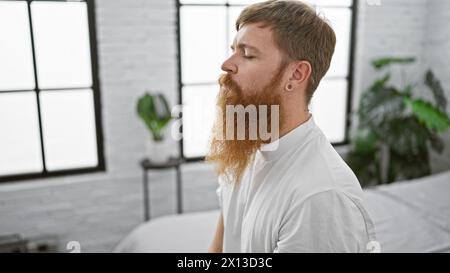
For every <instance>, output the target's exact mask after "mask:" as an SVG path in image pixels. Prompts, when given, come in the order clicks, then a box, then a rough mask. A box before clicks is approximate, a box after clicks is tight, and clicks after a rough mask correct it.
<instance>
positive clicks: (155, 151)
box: [147, 139, 170, 163]
mask: <svg viewBox="0 0 450 273" xmlns="http://www.w3.org/2000/svg"><path fill="white" fill-rule="evenodd" d="M147 156H148V158H149V159H150V161H151V162H153V163H165V162H167V161H168V160H169V157H170V153H169V147H168V141H166V140H164V139H163V140H160V141H155V140H153V139H148V140H147Z"/></svg>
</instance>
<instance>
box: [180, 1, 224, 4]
mask: <svg viewBox="0 0 450 273" xmlns="http://www.w3.org/2000/svg"><path fill="white" fill-rule="evenodd" d="M226 2H227V1H226V0H181V1H180V3H181V4H225V3H226Z"/></svg>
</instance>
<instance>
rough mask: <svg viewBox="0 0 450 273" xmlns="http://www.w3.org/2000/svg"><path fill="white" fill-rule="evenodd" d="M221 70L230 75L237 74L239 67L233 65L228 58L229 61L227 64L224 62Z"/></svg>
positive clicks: (226, 61)
mask: <svg viewBox="0 0 450 273" xmlns="http://www.w3.org/2000/svg"><path fill="white" fill-rule="evenodd" d="M221 69H222V70H223V71H225V72H227V73H230V74H236V73H237V66H236V64H234V63H233V61H232V60H231V58H228V59H227V60H225V62H223V64H222V66H221Z"/></svg>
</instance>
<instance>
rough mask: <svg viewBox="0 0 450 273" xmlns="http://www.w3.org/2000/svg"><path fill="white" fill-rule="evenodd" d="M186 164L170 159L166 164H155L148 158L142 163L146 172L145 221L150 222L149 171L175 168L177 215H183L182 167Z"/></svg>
mask: <svg viewBox="0 0 450 273" xmlns="http://www.w3.org/2000/svg"><path fill="white" fill-rule="evenodd" d="M183 162H184V160H183V159H181V158H173V157H171V158H169V160H168V161H167V162H164V163H154V162H151V160H149V159H148V158H146V159H143V160H142V161H141V164H140V165H141V167H142V169H143V171H144V180H143V183H144V185H143V186H144V220H145V221H148V220H150V200H149V194H150V193H149V183H148V182H149V181H148V171H149V170H165V169H171V168H175V170H176V192H177V213H178V214H180V213H183V199H182V195H181V172H180V165H181V164H182V163H183Z"/></svg>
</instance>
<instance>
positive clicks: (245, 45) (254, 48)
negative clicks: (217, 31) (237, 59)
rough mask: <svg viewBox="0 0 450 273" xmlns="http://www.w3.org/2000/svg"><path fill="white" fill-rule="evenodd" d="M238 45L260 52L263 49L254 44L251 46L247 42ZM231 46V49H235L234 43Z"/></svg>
mask: <svg viewBox="0 0 450 273" xmlns="http://www.w3.org/2000/svg"><path fill="white" fill-rule="evenodd" d="M237 47H238V48H248V49H251V50H254V51H256V52H258V53H260V52H261V50H259V49H258V48H256V47H254V46H251V45H248V44H245V43H240V44H238V46H237ZM230 48H231V50H234V46H233V45H231V46H230Z"/></svg>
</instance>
